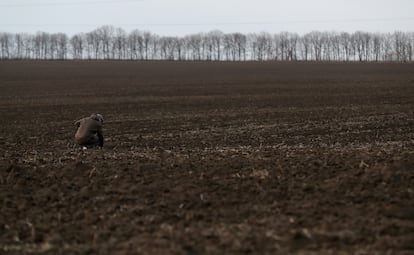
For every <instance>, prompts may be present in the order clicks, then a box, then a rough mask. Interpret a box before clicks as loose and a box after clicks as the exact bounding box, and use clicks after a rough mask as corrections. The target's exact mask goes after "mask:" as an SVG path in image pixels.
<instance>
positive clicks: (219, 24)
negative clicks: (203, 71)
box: [0, 17, 414, 27]
mask: <svg viewBox="0 0 414 255" xmlns="http://www.w3.org/2000/svg"><path fill="white" fill-rule="evenodd" d="M411 20H414V17H406V18H378V19H331V20H286V21H277V22H210V23H119V24H112V25H113V26H126V27H131V26H166V27H174V26H232V25H283V24H303V23H314V24H315V23H316V24H317V23H361V22H395V21H411ZM0 25H2V26H31V27H42V26H102V25H103V24H56V23H53V24H33V23H30V24H17V23H16V24H13V23H9V24H0Z"/></svg>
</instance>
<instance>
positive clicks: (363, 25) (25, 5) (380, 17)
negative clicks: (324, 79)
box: [0, 0, 414, 36]
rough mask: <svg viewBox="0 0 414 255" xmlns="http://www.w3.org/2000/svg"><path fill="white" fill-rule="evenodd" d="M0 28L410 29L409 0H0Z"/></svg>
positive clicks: (413, 22) (413, 7)
mask: <svg viewBox="0 0 414 255" xmlns="http://www.w3.org/2000/svg"><path fill="white" fill-rule="evenodd" d="M0 10H1V12H0V32H13V33H15V32H29V33H35V32H37V31H45V32H65V33H67V34H68V35H73V34H75V33H77V32H88V31H91V30H93V29H95V28H97V27H99V26H101V25H114V26H115V27H122V28H124V29H125V30H126V31H127V32H129V31H131V30H133V29H140V30H147V31H151V32H154V33H157V34H160V35H178V36H182V35H185V34H191V33H197V32H208V31H211V30H215V29H219V30H221V31H223V32H225V33H229V32H242V33H249V32H262V31H266V32H270V33H276V32H281V31H289V32H297V33H299V34H304V33H307V32H310V31H313V30H319V31H338V32H340V31H348V32H354V31H357V30H363V31H369V32H393V31H395V30H400V31H404V32H406V31H410V32H411V31H414V0H296V1H295V0H283V1H280V0H250V1H249V0H0Z"/></svg>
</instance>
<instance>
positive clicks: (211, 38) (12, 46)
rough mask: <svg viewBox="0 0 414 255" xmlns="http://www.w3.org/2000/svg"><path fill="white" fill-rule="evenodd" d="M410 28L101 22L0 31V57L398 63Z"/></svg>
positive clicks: (404, 58)
mask: <svg viewBox="0 0 414 255" xmlns="http://www.w3.org/2000/svg"><path fill="white" fill-rule="evenodd" d="M413 48H414V32H399V31H397V32H394V33H368V32H362V31H357V32H355V33H347V32H342V33H337V32H318V31H314V32H310V33H307V34H305V35H298V34H296V33H290V32H281V33H277V34H270V33H266V32H262V33H250V34H241V33H229V34H225V33H223V32H221V31H218V30H214V31H211V32H208V33H198V34H191V35H187V36H183V37H177V36H159V35H157V34H154V33H151V32H148V31H140V30H133V31H131V32H130V33H127V32H126V31H125V30H123V29H122V28H115V27H112V26H102V27H99V28H97V29H95V30H93V31H91V32H88V33H79V34H75V35H73V36H71V37H69V36H67V35H66V34H64V33H52V34H51V33H46V32H38V33H36V34H34V35H33V34H26V33H17V34H12V33H0V59H2V60H5V59H41V60H53V59H57V60H63V59H88V60H92V59H112V60H195V61H206V60H207V61H221V60H223V61H250V60H255V61H266V60H281V61H298V60H300V61H399V62H410V61H413V58H414V51H413Z"/></svg>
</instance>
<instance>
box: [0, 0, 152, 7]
mask: <svg viewBox="0 0 414 255" xmlns="http://www.w3.org/2000/svg"><path fill="white" fill-rule="evenodd" d="M134 2H144V0H118V1H114V0H103V1H81V2H80V1H79V2H76V1H75V2H43V3H13V4H0V7H5V8H6V7H47V6H65V5H72V6H73V5H91V4H123V3H134Z"/></svg>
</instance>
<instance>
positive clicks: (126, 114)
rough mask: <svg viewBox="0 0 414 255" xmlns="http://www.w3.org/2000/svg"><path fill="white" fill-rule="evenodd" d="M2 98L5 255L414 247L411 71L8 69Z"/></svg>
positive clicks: (127, 65)
mask: <svg viewBox="0 0 414 255" xmlns="http://www.w3.org/2000/svg"><path fill="white" fill-rule="evenodd" d="M0 91H1V92H0V117H1V122H2V123H1V125H0V254H413V253H414V185H413V184H414V64H385V63H382V64H374V63H364V64H361V63H272V62H265V63H258V62H248V63H207V62H204V63H198V62H104V61H101V62H87V61H85V62H76V61H67V62H29V61H27V62H25V61H23V62H17V61H16V62H12V61H8V62H0ZM95 112H98V113H102V114H103V115H104V117H105V123H104V132H105V133H104V134H105V138H106V144H105V147H104V149H103V150H98V149H95V150H94V149H92V150H87V151H82V150H81V149H80V148H79V147H78V146H76V145H75V144H74V142H73V136H74V132H75V128H74V126H73V122H74V121H75V120H76V119H78V118H81V117H84V116H88V115H90V114H91V113H95Z"/></svg>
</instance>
